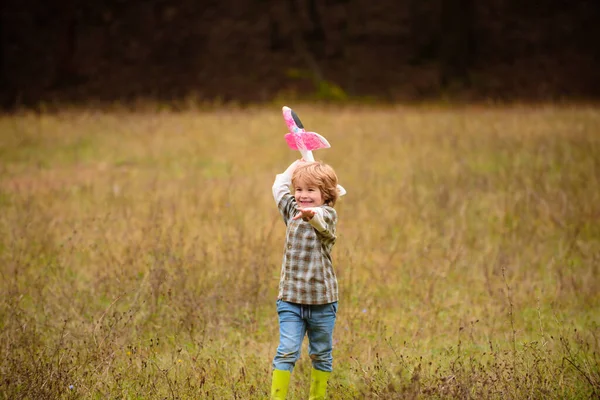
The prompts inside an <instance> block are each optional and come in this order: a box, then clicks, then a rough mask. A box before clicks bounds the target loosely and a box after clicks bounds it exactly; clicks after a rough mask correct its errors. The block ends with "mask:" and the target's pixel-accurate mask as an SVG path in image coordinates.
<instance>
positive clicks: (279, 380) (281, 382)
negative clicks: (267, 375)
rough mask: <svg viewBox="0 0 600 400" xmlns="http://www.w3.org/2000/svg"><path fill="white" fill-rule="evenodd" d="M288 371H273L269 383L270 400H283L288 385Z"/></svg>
mask: <svg viewBox="0 0 600 400" xmlns="http://www.w3.org/2000/svg"><path fill="white" fill-rule="evenodd" d="M290 375H291V373H290V371H283V370H280V369H274V370H273V381H272V383H271V400H285V397H286V396H287V392H288V386H289V385H290Z"/></svg>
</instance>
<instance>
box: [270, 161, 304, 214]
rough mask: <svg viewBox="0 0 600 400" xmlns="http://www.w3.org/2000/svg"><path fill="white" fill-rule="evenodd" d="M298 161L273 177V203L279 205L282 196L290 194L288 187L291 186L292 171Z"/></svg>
mask: <svg viewBox="0 0 600 400" xmlns="http://www.w3.org/2000/svg"><path fill="white" fill-rule="evenodd" d="M299 162H300V160H296V161H294V162H293V163H291V164H290V166H289V167H287V169H286V170H285V171H284V172H283V173H281V174H278V175H277V176H276V177H275V182H274V183H273V188H272V190H273V198H274V199H275V203H277V204H279V202H280V201H281V199H282V198H283V196H285V195H286V194H287V193H289V192H290V185H291V184H292V174H293V173H294V170H295V169H296V167H297V166H298V163H299Z"/></svg>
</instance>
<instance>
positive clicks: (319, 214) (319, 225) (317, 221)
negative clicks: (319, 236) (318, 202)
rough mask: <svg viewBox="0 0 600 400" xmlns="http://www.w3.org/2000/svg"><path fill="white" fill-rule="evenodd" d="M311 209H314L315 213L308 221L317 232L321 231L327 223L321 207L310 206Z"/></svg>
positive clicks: (325, 227)
mask: <svg viewBox="0 0 600 400" xmlns="http://www.w3.org/2000/svg"><path fill="white" fill-rule="evenodd" d="M312 209H313V210H314V211H315V215H314V216H313V217H312V218H311V219H310V220H309V221H308V222H309V223H310V224H311V225H312V226H313V228H315V229H316V230H318V231H319V232H323V231H324V230H326V229H327V223H326V222H325V218H323V209H322V208H321V207H312Z"/></svg>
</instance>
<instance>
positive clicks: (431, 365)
mask: <svg viewBox="0 0 600 400" xmlns="http://www.w3.org/2000/svg"><path fill="white" fill-rule="evenodd" d="M297 111H298V112H299V115H300V116H302V118H303V122H304V123H305V125H307V126H308V127H309V128H311V129H314V130H316V131H318V132H320V133H322V134H324V135H325V136H326V137H327V138H328V139H329V141H330V142H331V143H332V145H333V148H332V149H329V150H320V151H319V152H317V153H316V156H317V158H321V159H323V160H325V161H326V162H329V163H331V164H332V165H333V166H334V167H335V168H336V170H337V172H338V175H339V177H340V180H341V183H342V185H344V186H345V187H346V189H347V190H348V193H349V194H348V195H347V196H346V197H344V198H342V200H341V201H340V202H339V205H338V206H337V208H338V212H339V216H340V223H339V227H338V230H339V239H338V243H337V244H336V247H335V249H334V262H335V266H336V270H337V273H338V279H339V283H340V287H341V299H340V312H339V314H338V317H339V318H338V324H337V326H336V331H335V340H336V348H335V350H334V357H335V361H334V364H335V371H334V374H333V376H332V380H331V385H330V390H329V398H330V399H349V398H360V399H362V398H367V399H393V398H461V399H462V398H478V399H479V398H490V399H500V398H502V399H521V398H533V399H537V398H554V399H563V398H590V397H598V396H600V363H599V358H600V356H599V350H600V343H599V334H600V328H599V323H600V313H599V312H598V309H599V306H600V294H599V293H600V271H599V269H600V112H599V111H598V109H596V108H591V107H589V108H585V107H580V108H576V107H558V106H547V107H526V106H519V107H516V106H515V107H508V108H494V107H481V108H476V107H470V108H460V109H448V108H427V107H419V108H402V107H388V108H368V109H361V108H342V109H340V108H326V107H325V108H323V107H321V108H317V107H311V106H302V107H297ZM284 131H285V125H284V123H283V120H282V118H281V116H280V111H279V106H273V107H271V108H255V109H253V108H251V109H244V110H235V109H225V110H212V111H210V112H208V111H207V112H202V111H198V110H190V111H186V112H180V113H171V112H168V111H163V112H160V111H153V110H144V109H140V110H138V111H135V112H128V111H125V110H120V111H119V110H112V111H107V112H102V111H92V110H71V111H69V110H65V111H62V112H60V113H57V114H41V115H38V114H30V113H23V114H19V115H15V116H5V117H1V118H0V132H1V133H0V238H1V239H0V274H1V278H2V279H1V283H0V295H1V297H0V327H1V330H0V332H1V333H0V349H1V354H2V356H1V357H0V399H20V398H23V399H46V398H48V399H50V398H52V399H56V398H62V399H68V398H84V399H106V398H111V399H112V398H114V399H149V398H157V399H158V398H161V399H162V398H169V399H175V398H180V399H197V398H214V399H234V398H238V399H262V398H266V397H267V394H268V391H269V388H270V363H271V359H272V356H273V355H274V351H275V348H276V346H277V341H278V327H277V319H276V313H275V298H276V289H277V283H278V279H279V269H280V260H281V251H282V245H283V234H284V226H283V223H282V222H281V221H280V218H279V216H278V213H277V209H276V207H275V205H274V204H273V200H272V198H271V194H270V187H271V183H272V180H273V178H274V175H275V174H276V173H278V172H280V171H281V170H283V169H284V168H285V167H286V166H287V165H288V164H289V163H290V162H291V161H292V160H293V159H294V157H296V154H294V153H292V152H291V151H288V150H287V149H286V146H285V143H284V141H283V138H282V135H283V133H284ZM309 369H310V363H309V360H308V358H307V356H306V353H304V355H303V357H302V359H301V361H300V362H299V364H298V365H297V367H296V370H295V372H294V374H293V377H292V388H291V394H290V398H305V397H307V392H308V375H309Z"/></svg>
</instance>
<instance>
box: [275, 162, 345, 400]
mask: <svg viewBox="0 0 600 400" xmlns="http://www.w3.org/2000/svg"><path fill="white" fill-rule="evenodd" d="M290 184H291V185H292V186H293V188H294V194H293V195H292V194H291V193H290V188H289V186H290ZM273 197H274V198H275V202H276V203H277V206H278V207H279V212H280V213H281V215H282V217H283V220H284V222H285V224H286V226H287V229H286V241H285V248H284V255H283V263H282V267H281V279H280V282H279V294H278V297H277V314H278V316H279V346H278V347H277V354H276V355H275V358H274V359H273V380H272V385H271V398H272V399H285V397H286V395H287V392H288V386H289V382H290V375H291V372H292V370H293V369H294V366H295V364H296V361H297V360H298V358H299V357H300V350H301V346H302V340H303V339H304V335H305V334H307V335H308V341H309V355H310V358H311V361H312V364H313V368H312V370H311V384H310V397H309V399H315V400H316V399H324V398H325V393H326V390H327V381H328V379H329V375H330V374H331V370H332V361H333V357H332V355H331V352H332V348H333V327H334V325H335V318H336V314H337V301H338V286H337V279H336V276H335V272H334V270H333V265H332V262H331V249H332V247H333V245H334V243H335V240H336V236H335V227H336V222H337V213H336V211H335V209H334V208H333V206H334V205H335V202H336V200H337V199H338V189H337V176H336V174H335V171H334V170H333V168H331V167H330V166H329V165H327V164H323V163H320V162H310V163H308V162H305V161H303V160H298V161H295V162H294V163H292V164H291V165H290V166H289V167H288V168H287V169H286V170H285V172H283V173H282V174H279V175H277V177H276V178H275V183H274V184H273Z"/></svg>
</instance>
